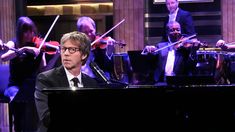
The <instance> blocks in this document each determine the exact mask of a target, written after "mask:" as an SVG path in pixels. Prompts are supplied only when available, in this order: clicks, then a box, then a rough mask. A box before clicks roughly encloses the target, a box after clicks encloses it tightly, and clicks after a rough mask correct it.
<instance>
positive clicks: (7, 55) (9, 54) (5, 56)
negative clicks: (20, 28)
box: [1, 41, 18, 61]
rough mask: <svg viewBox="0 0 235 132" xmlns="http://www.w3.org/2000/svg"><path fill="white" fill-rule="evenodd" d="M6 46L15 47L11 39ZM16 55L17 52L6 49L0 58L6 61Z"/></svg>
mask: <svg viewBox="0 0 235 132" xmlns="http://www.w3.org/2000/svg"><path fill="white" fill-rule="evenodd" d="M6 47H7V48H8V49H11V48H15V43H14V42H13V41H9V42H7V44H6ZM17 55H18V52H16V51H13V50H8V51H7V52H6V53H4V54H2V55H1V60H2V61H8V60H11V59H13V58H15V57H16V56H17Z"/></svg>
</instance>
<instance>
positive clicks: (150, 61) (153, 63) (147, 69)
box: [127, 50, 157, 84]
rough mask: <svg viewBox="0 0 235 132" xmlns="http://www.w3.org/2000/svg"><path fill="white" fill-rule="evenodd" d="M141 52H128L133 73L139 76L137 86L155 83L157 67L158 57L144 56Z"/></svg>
mask: <svg viewBox="0 0 235 132" xmlns="http://www.w3.org/2000/svg"><path fill="white" fill-rule="evenodd" d="M141 52H142V51H141V50H133V51H127V53H128V56H129V59H130V64H131V67H132V72H133V73H134V74H135V75H137V78H136V79H137V81H138V83H137V84H152V83H155V81H154V70H155V69H156V67H157V55H153V54H147V55H142V54H141ZM134 84H135V83H134Z"/></svg>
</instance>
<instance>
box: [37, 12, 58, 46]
mask: <svg viewBox="0 0 235 132" xmlns="http://www.w3.org/2000/svg"><path fill="white" fill-rule="evenodd" d="M59 17H60V15H57V16H56V18H55V20H54V22H53V23H52V25H51V27H50V28H49V30H48V32H47V34H46V36H45V37H44V39H43V40H42V42H41V44H40V46H39V48H38V49H39V50H41V48H42V46H43V45H44V43H45V41H46V39H47V37H48V35H49V33H50V32H51V30H52V28H53V27H54V25H55V23H56V21H57V20H58V19H59Z"/></svg>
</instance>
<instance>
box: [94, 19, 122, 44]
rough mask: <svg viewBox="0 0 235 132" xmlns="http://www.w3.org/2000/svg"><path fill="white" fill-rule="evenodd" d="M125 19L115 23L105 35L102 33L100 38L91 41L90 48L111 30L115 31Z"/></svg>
mask: <svg viewBox="0 0 235 132" xmlns="http://www.w3.org/2000/svg"><path fill="white" fill-rule="evenodd" d="M124 21H125V19H122V20H121V21H120V22H119V23H117V24H116V25H115V26H113V27H112V28H111V29H109V30H108V31H107V32H106V33H104V34H103V35H102V36H100V37H99V38H98V39H96V40H95V41H93V42H92V43H91V46H93V45H94V44H95V43H96V42H98V41H99V40H100V39H102V38H103V37H104V36H105V35H107V34H108V33H109V32H111V31H112V30H113V29H115V28H116V27H117V26H119V25H120V24H121V23H123V22H124Z"/></svg>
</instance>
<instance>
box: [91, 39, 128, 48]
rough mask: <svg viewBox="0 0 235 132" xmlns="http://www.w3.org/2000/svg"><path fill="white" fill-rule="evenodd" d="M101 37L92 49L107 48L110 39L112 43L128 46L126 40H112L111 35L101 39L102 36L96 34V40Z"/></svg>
mask: <svg viewBox="0 0 235 132" xmlns="http://www.w3.org/2000/svg"><path fill="white" fill-rule="evenodd" d="M97 39H99V41H97V42H95V43H94V44H93V45H92V47H91V48H92V49H96V48H100V49H105V48H106V47H107V46H108V43H109V41H110V43H112V44H117V45H119V46H121V47H124V46H126V43H124V42H119V41H115V40H110V37H104V38H101V39H100V36H96V38H95V40H97Z"/></svg>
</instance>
